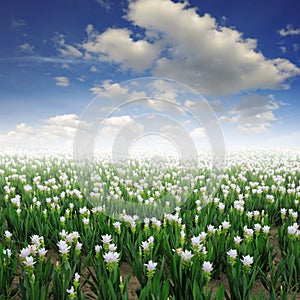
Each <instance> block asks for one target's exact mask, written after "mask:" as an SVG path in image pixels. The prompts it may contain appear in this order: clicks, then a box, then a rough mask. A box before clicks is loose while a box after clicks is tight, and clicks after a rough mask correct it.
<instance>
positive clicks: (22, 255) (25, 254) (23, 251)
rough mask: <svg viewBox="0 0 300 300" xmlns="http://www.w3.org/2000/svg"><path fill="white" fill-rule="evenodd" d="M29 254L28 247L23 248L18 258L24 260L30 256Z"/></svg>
mask: <svg viewBox="0 0 300 300" xmlns="http://www.w3.org/2000/svg"><path fill="white" fill-rule="evenodd" d="M30 253H31V250H30V247H29V246H28V247H26V248H23V249H22V250H21V253H20V257H21V258H26V257H27V256H29V255H30Z"/></svg>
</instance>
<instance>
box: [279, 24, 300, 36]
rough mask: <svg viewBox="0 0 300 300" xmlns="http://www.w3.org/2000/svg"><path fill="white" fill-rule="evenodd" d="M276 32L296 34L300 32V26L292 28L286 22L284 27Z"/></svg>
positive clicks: (284, 34)
mask: <svg viewBox="0 0 300 300" xmlns="http://www.w3.org/2000/svg"><path fill="white" fill-rule="evenodd" d="M278 33H279V34H280V35H281V36H287V35H298V34H300V28H294V27H293V25H291V24H288V25H286V28H285V29H284V28H282V29H280V30H278Z"/></svg>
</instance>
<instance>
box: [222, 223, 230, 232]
mask: <svg viewBox="0 0 300 300" xmlns="http://www.w3.org/2000/svg"><path fill="white" fill-rule="evenodd" d="M230 226H231V225H230V223H229V222H227V221H223V222H222V227H223V228H224V229H225V230H227V229H229V227H230Z"/></svg>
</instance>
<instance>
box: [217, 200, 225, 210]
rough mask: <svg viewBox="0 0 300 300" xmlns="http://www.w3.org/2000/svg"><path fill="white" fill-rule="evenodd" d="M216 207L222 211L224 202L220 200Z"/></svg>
mask: <svg viewBox="0 0 300 300" xmlns="http://www.w3.org/2000/svg"><path fill="white" fill-rule="evenodd" d="M218 209H219V211H220V212H223V211H224V209H225V204H224V203H222V202H220V203H219V204H218Z"/></svg>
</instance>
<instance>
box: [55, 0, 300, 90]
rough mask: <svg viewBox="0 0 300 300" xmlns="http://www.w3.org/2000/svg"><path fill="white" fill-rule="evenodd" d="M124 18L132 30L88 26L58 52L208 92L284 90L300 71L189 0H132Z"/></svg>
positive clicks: (289, 29)
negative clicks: (268, 54) (266, 53)
mask: <svg viewBox="0 0 300 300" xmlns="http://www.w3.org/2000/svg"><path fill="white" fill-rule="evenodd" d="M97 1H98V2H99V3H100V4H101V5H107V4H106V2H107V3H110V2H109V1H102V0H97ZM158 7H159V9H158ZM125 17H126V19H127V20H128V21H129V22H131V24H132V25H133V27H132V28H133V29H132V30H129V29H128V28H124V27H122V28H108V29H106V30H105V31H104V32H98V31H97V30H96V29H95V28H94V26H93V25H92V24H89V25H88V26H87V27H86V33H87V38H86V40H84V41H82V42H81V43H80V44H77V45H72V46H71V45H68V44H66V42H65V39H64V36H59V37H58V38H57V45H58V47H57V48H58V51H59V52H60V53H61V54H62V55H64V56H73V57H74V58H79V57H81V58H82V59H85V60H92V59H98V60H99V61H101V62H108V63H111V64H114V65H117V66H120V68H121V70H133V71H136V72H144V71H146V70H147V71H150V72H151V74H152V75H155V76H161V77H168V78H172V79H175V80H178V81H181V82H184V83H186V84H187V85H189V86H191V87H193V88H195V89H196V90H197V91H199V92H200V93H201V94H203V95H205V96H224V95H232V94H236V93H239V92H241V91H245V90H248V91H251V90H256V89H278V88H285V87H286V86H287V81H288V80H289V79H290V78H293V77H294V76H296V75H299V74H300V69H299V68H298V67H297V66H296V65H295V64H293V63H292V62H290V61H289V60H287V59H283V58H274V59H269V58H267V57H266V56H264V54H263V53H262V52H260V51H259V50H258V49H257V40H256V39H253V38H247V37H245V36H243V33H242V32H239V31H238V30H237V29H234V28H229V27H226V22H221V23H220V24H218V23H217V21H216V19H215V18H213V17H212V16H211V15H209V14H204V15H200V14H199V13H198V12H197V10H196V9H195V8H192V7H189V4H188V2H187V1H185V2H178V3H177V2H173V1H171V0H136V1H130V2H129V6H128V10H127V13H126V15H125ZM135 28H137V29H138V33H135V32H134V29H135ZM299 32H300V31H299V29H294V28H293V27H292V26H291V25H288V26H287V27H286V29H281V30H279V34H280V35H282V36H286V35H295V34H299ZM282 51H286V48H284V47H282ZM90 70H91V71H92V72H94V71H96V68H94V67H91V69H90ZM97 90H98V89H96V88H94V89H93V92H94V93H96V92H97Z"/></svg>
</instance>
